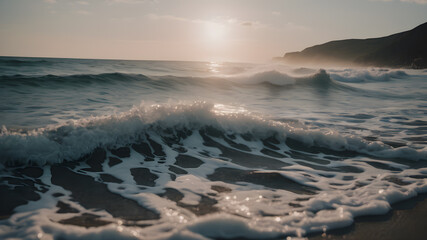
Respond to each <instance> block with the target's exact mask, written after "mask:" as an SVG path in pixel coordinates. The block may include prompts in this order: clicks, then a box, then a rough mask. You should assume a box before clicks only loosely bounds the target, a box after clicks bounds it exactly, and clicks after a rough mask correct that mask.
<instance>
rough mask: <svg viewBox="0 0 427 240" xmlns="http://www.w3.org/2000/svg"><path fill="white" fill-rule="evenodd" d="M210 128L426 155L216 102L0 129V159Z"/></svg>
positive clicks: (14, 160)
mask: <svg viewBox="0 0 427 240" xmlns="http://www.w3.org/2000/svg"><path fill="white" fill-rule="evenodd" d="M206 128H213V129H216V131H219V132H220V133H222V134H231V135H248V136H250V137H251V138H255V139H265V138H268V137H275V138H277V139H279V140H280V141H281V142H282V143H283V144H286V140H287V139H293V140H296V141H297V142H298V144H302V145H304V146H306V147H313V146H314V147H324V148H328V149H330V150H333V151H354V152H357V153H361V154H368V155H370V156H378V157H382V158H403V159H409V160H419V159H427V152H426V151H423V150H416V149H412V148H409V147H400V148H392V147H390V146H388V145H386V144H383V143H381V142H368V141H365V140H363V139H361V138H359V137H357V136H342V135H340V134H338V133H336V132H333V131H331V130H325V131H322V130H308V129H304V128H301V127H300V126H298V127H296V126H292V125H291V124H289V123H283V122H278V121H273V120H267V119H264V118H262V117H260V116H256V115H253V114H250V113H229V114H226V113H223V112H221V111H218V109H217V108H216V106H215V105H213V104H209V103H204V102H196V103H193V104H188V105H153V106H148V107H147V106H143V105H141V106H138V107H134V108H132V109H131V110H130V111H128V112H124V113H121V114H116V115H110V116H100V117H90V118H85V119H80V120H70V121H68V122H66V123H64V124H59V125H51V126H47V127H44V128H38V129H34V130H8V129H6V127H5V126H3V128H2V130H1V133H0V159H1V161H2V162H3V163H8V164H29V163H31V164H36V165H44V164H52V163H60V162H63V161H73V160H77V159H79V158H81V157H82V156H84V155H86V154H89V153H91V152H92V151H93V150H94V149H96V148H98V147H101V148H114V147H119V146H124V145H130V144H132V143H135V142H137V141H138V140H140V139H141V138H144V136H145V135H146V134H153V135H157V136H160V137H161V138H164V137H166V136H170V135H172V136H173V137H177V136H178V135H179V133H180V132H182V131H190V132H194V131H199V130H201V129H206Z"/></svg>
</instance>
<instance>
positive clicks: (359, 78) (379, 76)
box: [329, 69, 408, 83]
mask: <svg viewBox="0 0 427 240" xmlns="http://www.w3.org/2000/svg"><path fill="white" fill-rule="evenodd" d="M329 74H330V75H331V77H332V78H333V79H335V80H337V81H340V82H348V83H364V82H387V81H391V80H392V79H400V78H403V77H406V76H408V74H407V73H406V72H404V71H401V70H387V69H376V70H371V71H367V70H353V69H347V70H343V71H336V70H331V71H330V73H329Z"/></svg>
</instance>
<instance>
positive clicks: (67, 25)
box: [0, 0, 427, 62]
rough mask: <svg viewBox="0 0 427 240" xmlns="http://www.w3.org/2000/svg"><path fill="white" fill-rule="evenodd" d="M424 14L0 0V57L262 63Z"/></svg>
mask: <svg viewBox="0 0 427 240" xmlns="http://www.w3.org/2000/svg"><path fill="white" fill-rule="evenodd" d="M426 21H427V0H92V1H91V0H81V1H80V0H0V39H1V40H0V56H29V57H65V58H102V59H104V58H106V59H141V60H183V61H238V62H263V61H269V60H270V59H271V58H272V57H277V56H283V55H284V54H285V53H286V52H292V51H301V50H303V49H304V48H306V47H309V46H312V45H316V44H321V43H324V42H328V41H331V40H337V39H347V38H371V37H381V36H385V35H390V34H393V33H397V32H401V31H406V30H410V29H412V28H414V27H416V26H418V25H420V24H422V23H424V22H426Z"/></svg>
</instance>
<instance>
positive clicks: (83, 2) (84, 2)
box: [77, 1, 89, 5]
mask: <svg viewBox="0 0 427 240" xmlns="http://www.w3.org/2000/svg"><path fill="white" fill-rule="evenodd" d="M77 4H80V5H89V3H88V2H86V1H77Z"/></svg>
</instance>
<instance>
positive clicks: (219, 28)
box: [205, 22, 226, 45]
mask: <svg viewBox="0 0 427 240" xmlns="http://www.w3.org/2000/svg"><path fill="white" fill-rule="evenodd" d="M225 33H226V28H225V26H224V25H222V24H220V23H216V22H206V23H205V37H206V40H207V41H209V42H210V43H211V44H214V45H219V44H221V43H222V42H223V41H224V40H225Z"/></svg>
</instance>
